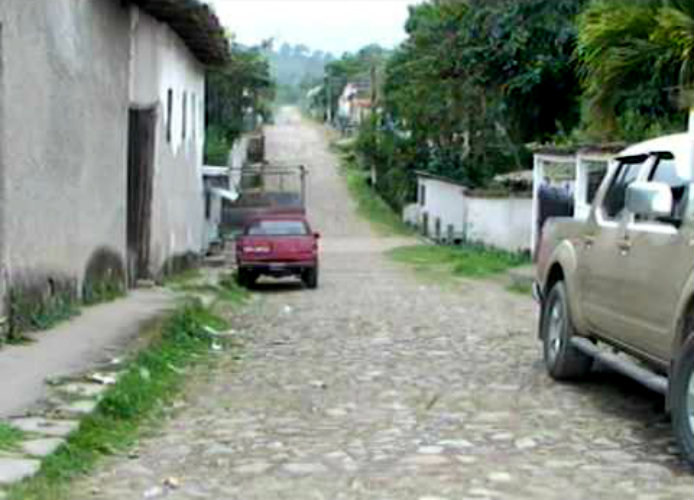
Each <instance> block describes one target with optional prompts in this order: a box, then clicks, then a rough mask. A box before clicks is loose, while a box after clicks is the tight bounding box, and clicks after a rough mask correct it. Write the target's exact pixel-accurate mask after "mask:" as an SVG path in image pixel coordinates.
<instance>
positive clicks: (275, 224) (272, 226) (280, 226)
mask: <svg viewBox="0 0 694 500" xmlns="http://www.w3.org/2000/svg"><path fill="white" fill-rule="evenodd" d="M246 234H247V235H248V236H306V235H308V234H309V233H308V228H307V227H306V224H304V223H303V222H302V221H300V220H263V221H257V222H254V223H253V224H251V225H250V226H249V228H248V231H247V232H246Z"/></svg>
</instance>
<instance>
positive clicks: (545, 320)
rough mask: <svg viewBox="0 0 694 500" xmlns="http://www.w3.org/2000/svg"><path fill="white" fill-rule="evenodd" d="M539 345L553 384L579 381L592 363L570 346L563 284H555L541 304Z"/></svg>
mask: <svg viewBox="0 0 694 500" xmlns="http://www.w3.org/2000/svg"><path fill="white" fill-rule="evenodd" d="M541 333H542V344H543V351H544V358H545V366H546V367H547V372H548V373H549V374H550V376H551V377H552V378H554V379H555V380H569V379H576V378H581V377H583V376H585V375H587V374H588V372H590V369H591V367H592V366H593V359H592V358H591V357H590V356H587V355H585V354H583V353H582V352H581V351H579V350H578V349H576V348H575V347H574V346H572V345H571V337H573V335H574V333H575V330H574V326H573V322H572V321H571V312H570V311H569V301H568V294H567V291H566V285H565V284H564V282H563V281H559V282H557V283H556V284H555V285H554V287H552V290H550V292H549V294H548V295H547V299H546V300H545V301H544V303H543V304H542V330H541Z"/></svg>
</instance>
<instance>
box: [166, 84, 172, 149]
mask: <svg viewBox="0 0 694 500" xmlns="http://www.w3.org/2000/svg"><path fill="white" fill-rule="evenodd" d="M172 114H173V90H172V89H169V91H168V92H167V93H166V142H168V143H170V142H171V127H172V126H173V117H172V116H171V115H172Z"/></svg>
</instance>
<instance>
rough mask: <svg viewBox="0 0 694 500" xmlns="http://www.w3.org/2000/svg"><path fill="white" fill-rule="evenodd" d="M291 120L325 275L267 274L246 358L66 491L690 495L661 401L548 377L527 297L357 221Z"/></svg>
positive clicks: (396, 499)
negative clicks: (428, 260)
mask: <svg viewBox="0 0 694 500" xmlns="http://www.w3.org/2000/svg"><path fill="white" fill-rule="evenodd" d="M283 117H284V119H282V120H280V121H279V125H277V126H276V127H274V128H272V129H271V130H270V132H269V136H268V149H269V155H270V156H271V157H272V158H275V159H279V160H281V161H282V162H283V163H292V162H303V163H305V164H306V165H308V166H309V168H310V170H311V174H310V178H311V184H310V196H309V199H310V209H311V217H312V219H313V221H314V223H315V225H316V228H317V229H318V230H320V231H321V232H322V233H323V235H324V236H325V238H324V239H323V240H322V241H323V246H324V255H323V261H322V276H321V279H322V282H321V286H320V289H319V290H317V291H315V292H312V291H303V290H301V289H300V288H298V287H292V286H284V285H282V286H279V285H270V284H265V285H261V287H260V290H259V291H258V295H259V296H260V300H258V301H255V302H254V303H253V305H252V306H250V307H249V308H248V309H247V310H246V311H245V312H244V313H243V315H242V317H240V318H237V319H236V323H237V325H236V329H237V330H239V331H243V332H244V333H243V335H244V338H245V341H246V356H245V357H244V359H243V360H242V361H238V360H231V359H229V360H228V361H225V362H223V363H222V364H221V366H220V367H219V368H218V369H217V371H215V373H214V374H213V376H212V377H211V379H209V380H206V381H200V382H197V383H196V384H195V387H194V389H195V390H194V391H192V394H191V396H190V397H189V406H188V407H187V408H186V409H184V410H182V411H181V412H180V413H179V414H178V415H177V416H176V417H175V418H173V419H172V420H170V421H167V422H165V423H163V428H162V429H161V430H160V432H159V434H158V435H157V436H154V437H151V438H149V439H147V440H145V441H144V442H143V443H142V448H141V450H140V453H139V458H138V459H136V460H127V459H115V460H114V461H113V462H111V463H107V464H105V465H104V467H103V468H102V470H101V471H100V472H98V473H97V474H96V475H95V476H94V477H92V478H90V479H88V480H86V481H84V482H82V483H81V484H79V485H77V488H76V492H75V494H74V495H73V496H72V498H75V499H82V500H86V499H103V500H122V499H136V498H142V497H143V495H144V493H145V492H149V493H150V494H153V495H159V494H162V495H166V498H170V499H186V500H189V499H190V500H192V499H206V498H207V499H229V500H232V499H238V500H273V499H277V500H279V499H282V500H309V499H325V500H340V499H345V500H347V499H354V500H357V499H359V500H368V499H374V500H376V499H379V500H389V499H390V500H408V499H413V500H424V499H450V500H453V499H456V500H460V499H467V498H470V499H510V500H511V499H533V500H541V499H562V500H571V499H586V500H622V499H632V500H636V499H643V500H646V499H659V500H666V499H672V500H686V499H689V498H694V476H693V475H692V474H691V473H690V472H689V471H688V470H687V469H686V468H685V467H684V466H683V465H682V464H681V463H680V462H678V458H677V454H676V449H675V448H674V443H673V441H672V439H671V435H670V428H669V424H668V423H667V421H666V420H665V417H664V416H663V414H662V400H661V399H660V398H658V397H657V396H654V395H652V394H650V393H648V392H646V391H644V390H641V389H639V388H638V387H637V386H636V385H634V384H632V383H630V382H628V381H625V380H623V379H621V378H619V377H616V376H614V375H609V374H607V373H600V374H596V375H595V376H594V377H593V378H592V379H591V380H590V381H589V382H587V383H585V384H580V385H560V384H556V383H553V382H551V381H550V380H549V379H548V378H547V376H546V375H545V373H544V371H543V369H542V366H541V363H540V362H539V359H540V355H539V349H538V343H537V341H536V338H535V335H534V326H535V321H536V320H535V313H534V307H533V305H532V303H531V301H530V299H527V298H525V297H522V296H517V295H513V294H509V293H507V292H506V291H504V290H503V289H502V288H500V287H498V286H497V285H494V284H487V283H483V282H469V283H464V284H462V285H461V286H460V287H458V288H457V289H455V290H454V289H451V288H450V287H446V288H444V287H439V286H437V285H433V284H426V283H423V282H421V281H419V280H418V278H416V277H414V276H413V275H411V274H410V272H409V270H407V269H405V268H401V267H398V266H396V265H395V264H393V263H391V262H389V261H388V260H387V258H386V257H385V256H383V255H382V251H383V250H384V249H387V248H388V247H390V246H393V245H398V244H402V243H403V242H402V241H393V240H391V239H388V238H379V237H377V236H375V235H374V234H372V232H371V231H370V229H369V227H368V226H367V225H366V224H365V223H364V222H362V221H360V220H359V219H358V218H357V217H356V215H355V214H354V210H353V206H352V203H351V201H350V200H349V198H348V196H347V193H346V191H345V189H344V187H343V184H342V181H341V179H340V178H339V176H338V173H337V171H336V165H335V164H336V162H335V159H334V158H333V157H332V156H331V155H330V153H329V152H328V150H327V147H326V142H325V138H324V136H323V135H322V133H321V131H320V129H318V128H317V127H314V126H312V125H309V124H305V123H302V122H300V121H299V119H298V117H297V116H296V114H295V113H293V112H291V111H285V113H284V115H283ZM167 477H176V478H180V481H181V483H180V485H179V486H178V487H177V488H175V489H171V490H168V491H167V490H166V488H164V487H163V486H162V481H164V480H165V479H166V478H167ZM91 492H96V494H92V493H91Z"/></svg>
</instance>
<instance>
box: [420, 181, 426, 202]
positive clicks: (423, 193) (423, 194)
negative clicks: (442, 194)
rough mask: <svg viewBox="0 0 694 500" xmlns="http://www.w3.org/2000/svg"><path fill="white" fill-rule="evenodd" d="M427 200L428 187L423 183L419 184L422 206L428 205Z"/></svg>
mask: <svg viewBox="0 0 694 500" xmlns="http://www.w3.org/2000/svg"><path fill="white" fill-rule="evenodd" d="M426 202H427V187H426V186H425V185H424V184H422V185H420V186H419V204H420V205H421V206H424V205H426Z"/></svg>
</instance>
